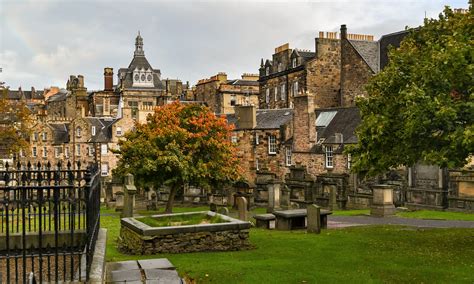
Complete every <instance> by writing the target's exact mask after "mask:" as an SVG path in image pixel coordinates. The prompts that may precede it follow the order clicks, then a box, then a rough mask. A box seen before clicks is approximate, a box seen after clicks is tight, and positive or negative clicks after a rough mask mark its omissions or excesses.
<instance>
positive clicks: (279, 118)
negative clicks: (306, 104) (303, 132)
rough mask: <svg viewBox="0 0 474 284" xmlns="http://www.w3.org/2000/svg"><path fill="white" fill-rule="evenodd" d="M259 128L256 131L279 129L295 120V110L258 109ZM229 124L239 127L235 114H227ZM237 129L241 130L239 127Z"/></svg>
mask: <svg viewBox="0 0 474 284" xmlns="http://www.w3.org/2000/svg"><path fill="white" fill-rule="evenodd" d="M256 117H257V126H256V127H255V128H254V129H279V128H280V126H282V125H285V124H287V123H289V122H290V121H291V120H292V118H293V109H289V108H282V109H257V116H256ZM226 118H227V123H229V124H234V125H236V126H237V117H236V116H235V114H227V115H226ZM236 129H239V128H238V127H237V128H236Z"/></svg>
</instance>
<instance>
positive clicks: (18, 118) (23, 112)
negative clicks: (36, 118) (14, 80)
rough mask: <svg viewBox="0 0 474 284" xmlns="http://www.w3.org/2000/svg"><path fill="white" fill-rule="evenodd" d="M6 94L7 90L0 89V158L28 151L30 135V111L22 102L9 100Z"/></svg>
mask: <svg viewBox="0 0 474 284" xmlns="http://www.w3.org/2000/svg"><path fill="white" fill-rule="evenodd" d="M7 93H8V89H5V88H0V158H9V157H10V156H11V155H12V154H16V153H18V152H19V151H20V150H26V149H28V147H29V143H28V137H29V135H30V133H31V130H30V128H29V127H30V124H31V118H30V114H31V112H30V110H29V109H28V108H27V107H26V105H25V103H24V102H22V101H16V100H9V99H8V98H7ZM25 152H26V151H25Z"/></svg>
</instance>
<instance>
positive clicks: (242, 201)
mask: <svg viewBox="0 0 474 284" xmlns="http://www.w3.org/2000/svg"><path fill="white" fill-rule="evenodd" d="M236 202H237V209H238V211H239V219H240V220H242V221H247V220H248V215H249V212H248V210H247V199H246V198H245V197H237V199H236Z"/></svg>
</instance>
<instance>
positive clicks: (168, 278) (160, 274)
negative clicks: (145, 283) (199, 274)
mask: <svg viewBox="0 0 474 284" xmlns="http://www.w3.org/2000/svg"><path fill="white" fill-rule="evenodd" d="M144 271H145V278H146V280H159V281H161V282H162V283H170V284H173V283H181V278H179V275H178V272H176V270H165V269H145V270H144Z"/></svg>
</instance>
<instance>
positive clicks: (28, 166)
mask: <svg viewBox="0 0 474 284" xmlns="http://www.w3.org/2000/svg"><path fill="white" fill-rule="evenodd" d="M26 168H27V169H28V170H30V169H31V162H30V161H28V164H26Z"/></svg>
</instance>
